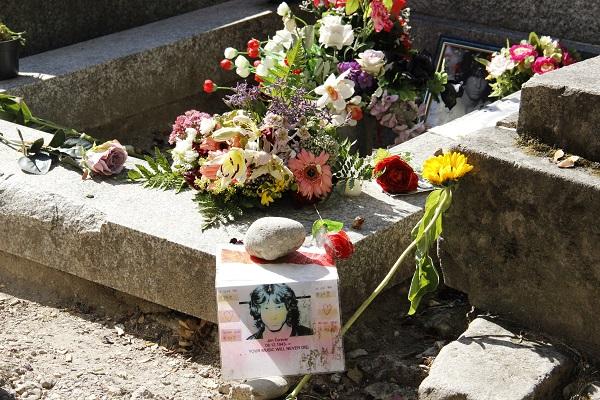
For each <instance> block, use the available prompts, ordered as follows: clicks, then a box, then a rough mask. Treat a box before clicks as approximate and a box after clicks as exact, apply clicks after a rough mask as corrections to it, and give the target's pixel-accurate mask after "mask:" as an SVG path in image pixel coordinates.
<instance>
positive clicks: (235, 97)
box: [223, 82, 260, 108]
mask: <svg viewBox="0 0 600 400" xmlns="http://www.w3.org/2000/svg"><path fill="white" fill-rule="evenodd" d="M232 90H233V94H230V95H228V96H225V99H224V100H223V101H224V102H225V104H227V105H228V106H229V107H231V108H250V107H249V106H250V104H251V103H252V102H254V101H256V100H258V98H259V97H260V90H259V89H258V86H254V85H248V84H247V83H246V82H238V83H237V85H236V87H235V88H233V89H232Z"/></svg>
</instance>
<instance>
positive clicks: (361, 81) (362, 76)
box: [338, 60, 373, 90]
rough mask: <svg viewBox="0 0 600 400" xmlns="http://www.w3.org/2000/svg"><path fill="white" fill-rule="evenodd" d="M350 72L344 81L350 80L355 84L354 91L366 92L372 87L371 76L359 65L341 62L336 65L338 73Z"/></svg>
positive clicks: (352, 62) (354, 62)
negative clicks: (358, 89)
mask: <svg viewBox="0 0 600 400" xmlns="http://www.w3.org/2000/svg"><path fill="white" fill-rule="evenodd" d="M348 70H350V72H349V73H348V75H347V76H346V79H350V80H351V81H353V82H354V84H355V86H354V87H355V89H357V88H360V89H361V90H367V89H370V88H371V87H373V76H372V75H371V74H369V73H367V72H365V71H363V70H362V68H361V66H360V64H359V63H358V62H357V61H355V60H352V61H342V62H341V63H339V64H338V71H339V73H340V74H341V73H343V72H346V71H348Z"/></svg>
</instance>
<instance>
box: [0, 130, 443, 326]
mask: <svg viewBox="0 0 600 400" xmlns="http://www.w3.org/2000/svg"><path fill="white" fill-rule="evenodd" d="M16 127H17V126H16V125H14V124H11V123H8V122H4V121H0V131H2V132H3V133H5V134H6V135H7V136H8V137H12V138H17V136H16V131H15V130H16ZM21 130H22V132H23V134H24V136H25V139H26V140H27V139H32V138H36V137H40V136H43V137H46V138H49V135H47V134H44V133H42V132H39V131H35V130H33V129H29V128H25V127H21ZM419 139H420V140H418V141H415V142H412V143H409V145H407V146H406V147H405V149H406V150H409V151H410V150H412V151H415V153H420V154H421V153H422V154H423V155H421V156H419V157H420V158H425V155H424V154H431V153H433V152H434V151H435V150H436V149H437V148H440V147H443V146H444V145H443V143H447V139H444V138H441V137H437V136H433V137H429V136H424V137H422V138H419ZM444 140H446V142H444ZM18 156H19V154H18V153H17V152H15V151H13V150H11V149H8V148H7V147H5V146H0V171H1V174H2V175H1V176H0V238H2V240H0V251H3V252H5V253H8V254H12V255H14V256H17V257H20V258H22V259H24V260H27V261H28V262H29V261H31V262H34V263H37V264H40V265H44V266H47V267H50V268H54V269H57V270H60V271H63V272H67V273H69V274H72V275H75V276H78V277H80V278H83V279H86V280H89V281H92V282H96V283H99V284H101V285H105V286H108V287H111V288H114V289H117V290H118V291H122V292H125V293H127V294H130V295H133V296H136V297H139V298H142V299H144V300H147V301H151V302H154V303H157V304H160V305H163V306H166V307H169V308H172V309H175V310H179V311H182V312H185V313H188V314H191V315H195V316H198V317H200V318H204V319H208V320H211V321H216V303H215V295H214V281H215V250H216V245H217V244H222V243H228V242H229V241H230V240H231V239H232V238H237V239H242V238H243V237H244V234H245V231H246V229H247V228H248V226H249V225H250V224H251V223H252V222H253V221H254V220H255V219H257V218H260V217H262V216H265V215H271V216H285V217H289V218H293V219H296V220H298V221H300V222H301V223H303V224H304V226H305V227H306V230H307V233H309V232H310V227H311V226H312V223H313V222H314V221H315V220H316V219H317V218H318V216H317V214H316V211H315V210H314V209H313V208H304V209H300V210H294V209H292V208H291V207H290V206H287V205H280V206H278V207H271V208H270V209H269V210H268V213H266V212H264V211H255V212H253V213H251V214H249V215H248V216H247V218H245V219H243V220H240V221H239V222H236V223H234V224H231V225H228V226H225V227H223V228H220V229H210V230H207V231H205V232H204V233H203V232H201V228H200V225H201V221H202V220H201V216H200V215H199V213H198V211H197V209H196V206H195V204H194V203H193V202H192V196H193V193H192V192H184V193H180V194H175V193H174V192H165V191H160V190H148V189H144V188H142V187H141V186H140V185H137V184H129V183H128V182H124V181H119V180H114V179H107V180H85V181H82V180H81V176H80V173H79V172H77V171H72V170H68V169H65V168H62V167H57V168H55V169H54V170H52V171H51V173H49V174H48V175H45V176H34V175H27V174H24V173H22V172H21V171H20V170H19V169H18V166H17V163H16V160H17V159H18ZM134 161H135V160H131V162H134ZM336 196H337V195H334V196H333V197H332V198H331V199H329V201H327V202H325V203H323V204H322V205H319V211H320V213H321V215H322V216H323V217H324V218H331V219H337V220H341V221H343V222H344V223H345V224H346V226H347V227H348V228H349V227H350V226H351V224H352V221H353V220H354V218H355V217H356V216H359V215H360V216H362V217H363V218H364V219H365V223H364V225H363V229H362V230H361V231H354V230H350V237H351V238H352V240H353V241H354V242H355V244H356V253H355V256H354V257H353V258H352V259H351V260H350V261H347V262H342V263H339V264H338V268H339V274H340V279H341V303H342V305H343V307H344V311H345V312H349V311H352V310H353V309H354V308H355V307H356V306H358V304H360V302H361V301H362V300H363V299H364V298H366V296H368V294H370V293H371V291H372V290H373V289H374V288H375V287H376V286H377V284H378V283H379V281H380V279H381V278H382V277H383V276H384V275H385V273H386V272H387V271H388V269H389V268H390V267H391V265H392V264H393V263H394V262H395V260H396V258H397V257H398V255H399V254H400V253H401V252H402V250H403V249H404V248H405V247H406V246H407V245H408V243H409V242H410V231H411V229H412V228H413V226H414V225H415V224H416V222H417V221H418V220H419V218H420V217H421V212H422V207H423V204H424V200H425V195H423V194H420V195H414V196H401V197H397V198H393V197H391V196H388V195H386V194H384V193H383V192H382V191H381V189H380V188H379V187H378V186H377V184H376V183H369V184H367V185H365V188H364V192H363V194H361V195H360V196H358V197H356V198H348V197H336ZM413 268H414V266H413V264H412V261H411V260H409V261H408V262H407V263H406V264H405V265H404V267H403V268H402V271H401V272H400V273H399V274H398V280H399V281H400V280H404V279H407V278H409V277H410V276H411V275H412V272H413Z"/></svg>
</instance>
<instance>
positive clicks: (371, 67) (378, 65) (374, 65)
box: [356, 50, 385, 76]
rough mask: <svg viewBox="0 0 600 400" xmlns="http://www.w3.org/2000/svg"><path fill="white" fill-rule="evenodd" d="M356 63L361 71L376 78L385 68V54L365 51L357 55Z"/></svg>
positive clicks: (376, 51)
mask: <svg viewBox="0 0 600 400" xmlns="http://www.w3.org/2000/svg"><path fill="white" fill-rule="evenodd" d="M356 62H357V63H359V64H360V67H361V68H362V70H363V71H365V72H367V73H369V74H371V75H375V76H377V75H379V74H380V73H381V70H382V69H383V67H384V66H385V54H383V51H378V50H365V51H364V52H362V53H359V54H358V58H357V59H356Z"/></svg>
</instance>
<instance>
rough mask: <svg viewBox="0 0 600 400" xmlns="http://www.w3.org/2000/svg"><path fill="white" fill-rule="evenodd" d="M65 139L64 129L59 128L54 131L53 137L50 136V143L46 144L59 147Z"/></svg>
mask: <svg viewBox="0 0 600 400" xmlns="http://www.w3.org/2000/svg"><path fill="white" fill-rule="evenodd" d="M65 140H67V136H66V134H65V131H64V130H62V129H60V130H58V131H56V133H55V134H54V137H53V138H52V140H51V141H50V143H48V146H49V147H60V146H62V145H63V143H64V142H65Z"/></svg>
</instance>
